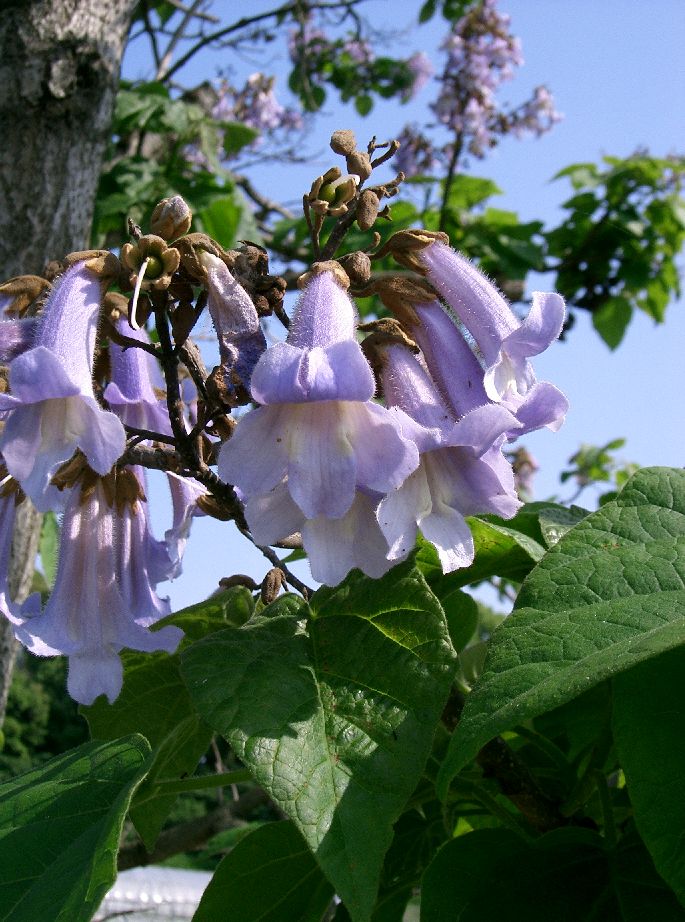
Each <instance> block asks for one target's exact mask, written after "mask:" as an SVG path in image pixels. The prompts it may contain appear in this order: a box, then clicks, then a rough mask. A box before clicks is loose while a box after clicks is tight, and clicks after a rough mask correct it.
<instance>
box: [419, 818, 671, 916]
mask: <svg viewBox="0 0 685 922" xmlns="http://www.w3.org/2000/svg"><path fill="white" fill-rule="evenodd" d="M493 884H495V886H493ZM647 918H649V919H655V920H656V919H658V920H659V922H678V920H682V918H683V914H682V910H681V909H680V907H679V906H678V902H677V900H676V899H675V898H674V896H673V894H672V893H671V891H670V890H668V889H667V887H666V886H665V884H664V882H663V881H662V880H661V879H660V877H659V876H658V874H657V873H656V871H655V870H654V867H653V865H652V863H651V860H650V858H649V855H648V853H647V852H646V851H645V848H644V846H643V845H642V843H641V842H640V840H639V839H638V838H637V836H630V837H629V838H628V839H626V840H624V841H623V842H621V844H620V845H619V847H618V848H617V849H616V850H615V851H614V852H610V851H609V850H608V849H607V848H606V847H605V844H604V840H603V839H602V838H601V837H600V836H599V835H597V833H594V832H591V831H590V830H588V829H571V828H568V829H555V830H554V831H552V832H550V833H547V835H544V836H542V837H541V838H540V839H538V840H537V841H535V842H534V843H532V844H528V843H526V842H524V841H523V839H521V838H520V837H519V836H517V835H516V833H514V832H511V831H510V830H508V829H481V830H478V831H476V832H471V833H468V834H467V835H464V836H460V837H459V838H457V839H452V841H451V842H448V843H447V845H445V846H444V848H442V849H441V850H440V851H439V852H438V854H437V855H436V857H435V858H434V860H433V862H432V863H431V865H430V867H429V868H428V869H427V871H426V873H425V875H424V878H423V885H422V888H421V922H452V920H457V919H458V920H459V922H485V920H488V922H489V920H491V919H506V920H507V922H550V920H551V919H553V920H555V922H581V920H600V919H601V920H602V922H619V920H626V922H641V920H643V919H647Z"/></svg>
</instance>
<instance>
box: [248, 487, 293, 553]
mask: <svg viewBox="0 0 685 922" xmlns="http://www.w3.org/2000/svg"><path fill="white" fill-rule="evenodd" d="M245 518H246V519H247V524H248V525H249V527H250V532H251V533H252V537H253V538H254V540H255V541H256V543H257V544H273V543H274V542H275V541H281V540H282V539H283V538H287V537H288V536H289V535H292V534H295V532H298V531H300V530H301V528H302V526H303V524H304V515H303V513H302V510H301V509H300V507H299V506H298V505H297V503H296V502H295V501H294V500H293V498H292V497H291V495H290V492H289V490H288V486H287V484H286V482H285V481H283V482H282V483H279V484H278V486H277V487H274V489H273V490H270V491H269V492H268V493H264V494H262V495H261V496H253V497H251V498H250V499H248V501H247V502H246V503H245Z"/></svg>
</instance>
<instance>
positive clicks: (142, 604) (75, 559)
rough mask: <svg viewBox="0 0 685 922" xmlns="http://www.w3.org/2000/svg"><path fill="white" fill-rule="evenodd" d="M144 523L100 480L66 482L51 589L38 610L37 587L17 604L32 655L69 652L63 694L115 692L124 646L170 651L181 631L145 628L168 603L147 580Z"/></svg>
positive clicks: (80, 696)
mask: <svg viewBox="0 0 685 922" xmlns="http://www.w3.org/2000/svg"><path fill="white" fill-rule="evenodd" d="M146 528H147V522H146V519H145V517H144V512H143V510H142V509H140V508H138V509H136V508H135V506H133V505H130V504H128V503H127V504H125V506H124V508H123V509H122V510H121V511H120V512H117V509H116V508H114V507H113V506H112V505H111V504H110V502H109V501H108V497H107V495H106V492H105V489H104V487H103V484H102V481H100V480H98V481H97V482H96V483H95V485H94V486H93V487H92V488H89V489H85V490H83V491H81V490H80V489H79V488H78V487H75V488H73V489H71V490H70V494H69V498H68V501H67V506H66V510H65V514H64V521H63V525H62V536H61V547H60V555H59V564H58V568H57V575H56V578H55V586H54V589H53V591H52V594H51V595H50V598H49V599H48V602H47V604H46V606H45V609H44V611H43V612H42V613H40V597H39V596H38V595H37V594H35V595H33V596H31V597H30V598H29V599H28V600H27V602H26V603H25V605H24V607H23V609H22V615H23V618H22V622H21V624H20V625H19V626H18V627H17V628H16V629H15V633H16V635H17V638H18V639H19V640H20V641H21V642H22V643H23V644H24V645H25V646H26V647H27V648H28V649H29V650H31V651H32V652H33V653H35V654H37V655H39V656H55V655H58V654H62V655H65V656H68V657H69V674H68V690H69V694H70V695H71V696H72V698H74V699H75V700H76V701H79V702H81V703H82V704H92V702H93V701H94V700H95V699H96V698H97V697H98V695H101V694H105V695H107V698H108V699H109V701H110V702H112V701H114V699H115V698H116V697H117V695H118V694H119V692H120V690H121V684H122V666H121V660H120V658H119V653H120V651H121V650H122V649H123V648H124V647H129V648H131V649H133V650H141V651H146V652H153V651H157V650H163V651H166V652H168V653H173V651H174V650H175V649H176V647H177V646H178V643H179V641H180V640H181V637H182V636H183V632H182V631H181V630H180V629H179V628H176V627H172V626H167V627H164V628H162V629H161V630H159V631H157V632H155V633H152V632H151V631H150V630H148V627H149V625H150V624H152V623H153V622H154V621H157V620H158V619H159V618H160V617H162V616H163V615H165V614H167V613H168V605H167V603H166V602H165V601H163V600H161V599H159V597H157V596H156V595H155V594H154V592H153V591H152V588H151V586H150V581H149V579H148V574H147V559H146V540H147V536H146Z"/></svg>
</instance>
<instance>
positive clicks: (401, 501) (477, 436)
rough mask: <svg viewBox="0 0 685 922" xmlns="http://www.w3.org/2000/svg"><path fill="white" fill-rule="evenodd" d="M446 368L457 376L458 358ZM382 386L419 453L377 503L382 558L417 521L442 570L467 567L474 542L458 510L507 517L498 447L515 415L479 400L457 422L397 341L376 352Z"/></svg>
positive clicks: (506, 472) (511, 510) (400, 553)
mask: <svg viewBox="0 0 685 922" xmlns="http://www.w3.org/2000/svg"><path fill="white" fill-rule="evenodd" d="M454 373H455V374H456V375H457V376H458V375H459V366H458V365H456V366H455V369H454ZM383 389H384V393H385V396H386V400H387V401H388V403H389V404H391V405H392V406H394V407H396V408H397V409H396V411H395V412H397V414H398V416H399V417H400V418H401V419H402V421H403V422H402V426H403V432H404V434H405V435H407V436H409V437H411V438H412V439H413V440H414V441H415V442H416V445H417V447H418V449H419V451H420V452H421V460H420V463H419V466H418V468H417V469H416V471H414V473H412V474H411V475H410V476H409V477H408V478H407V479H406V480H405V482H404V483H403V484H402V485H401V486H400V487H399V488H398V489H396V490H394V491H390V492H389V493H388V495H387V496H386V497H385V498H384V499H383V500H382V501H381V503H380V505H379V507H378V513H377V515H378V522H379V524H380V527H381V530H382V532H383V534H384V535H385V537H386V539H387V541H388V544H389V545H390V552H389V554H388V557H389V558H390V559H391V560H393V561H396V560H401V559H402V558H403V557H405V556H406V554H407V553H408V552H409V551H410V550H411V549H412V548H413V547H414V543H415V541H416V531H417V528H420V529H421V532H422V533H423V535H424V537H425V538H426V539H427V540H428V541H431V542H432V543H433V544H434V545H435V547H436V550H437V552H438V556H439V558H440V562H441V564H442V568H443V570H444V572H445V573H448V572H450V571H451V570H456V569H458V568H459V567H465V566H468V565H469V564H470V563H471V562H472V560H473V555H474V546H473V538H472V536H471V531H470V529H469V527H468V525H467V523H466V521H465V516H467V515H475V514H477V513H484V512H493V513H496V514H497V515H500V516H502V517H503V518H511V517H512V516H513V515H514V514H515V513H516V510H517V509H518V508H519V507H520V505H521V503H520V501H519V500H518V498H517V496H516V489H515V484H514V475H513V472H512V469H511V465H509V464H508V463H507V462H506V460H505V459H504V458H503V456H502V453H501V445H502V443H503V441H504V434H505V433H506V432H508V431H511V430H512V429H514V428H515V427H516V425H517V424H516V420H515V419H514V417H513V416H512V415H511V413H509V411H508V410H506V409H505V408H504V407H502V406H495V405H494V404H487V405H485V406H481V407H476V408H474V409H472V410H471V411H470V412H469V413H467V414H466V415H465V416H464V417H463V418H462V419H460V420H459V421H458V422H457V421H456V419H455V418H454V416H453V415H452V413H451V412H450V409H449V408H448V407H447V405H446V404H445V402H444V401H443V400H442V398H441V396H440V394H439V392H438V390H437V388H436V386H435V384H434V383H433V381H432V380H431V378H430V376H429V374H428V372H427V371H426V370H425V369H424V368H423V367H422V365H421V364H420V362H419V361H418V359H417V358H415V356H413V355H412V353H411V352H410V351H409V350H408V349H406V348H404V347H402V346H399V345H396V346H390V347H389V348H387V349H386V350H385V352H384V363H383Z"/></svg>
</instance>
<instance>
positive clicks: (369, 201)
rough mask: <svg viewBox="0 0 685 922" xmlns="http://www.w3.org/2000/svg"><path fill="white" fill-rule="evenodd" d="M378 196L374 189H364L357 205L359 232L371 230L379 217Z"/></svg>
mask: <svg viewBox="0 0 685 922" xmlns="http://www.w3.org/2000/svg"><path fill="white" fill-rule="evenodd" d="M379 204H380V202H379V200H378V196H377V195H376V193H375V192H374V191H373V190H372V189H364V191H363V192H362V194H361V195H360V196H359V202H358V203H357V224H358V225H359V230H363V231H367V230H371V228H372V227H373V225H374V224H375V223H376V218H377V217H378V206H379Z"/></svg>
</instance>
